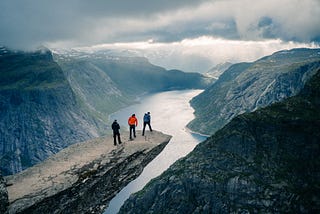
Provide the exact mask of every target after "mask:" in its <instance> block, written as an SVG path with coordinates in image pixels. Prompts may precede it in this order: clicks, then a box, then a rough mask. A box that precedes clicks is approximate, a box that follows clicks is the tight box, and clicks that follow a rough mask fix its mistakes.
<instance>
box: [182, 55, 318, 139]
mask: <svg viewBox="0 0 320 214" xmlns="http://www.w3.org/2000/svg"><path fill="white" fill-rule="evenodd" d="M319 67H320V49H292V50H284V51H279V52H276V53H274V54H272V55H270V56H265V57H263V58H261V59H258V60H257V61H255V62H253V63H245V64H243V63H240V64H235V65H232V66H231V67H230V68H229V69H228V70H226V71H225V72H224V73H223V74H222V75H221V76H220V78H219V79H218V80H217V81H216V82H215V83H214V84H213V85H212V86H210V87H209V88H207V89H206V90H205V91H204V92H203V93H201V94H199V95H198V96H196V97H194V98H193V99H192V100H191V102H190V103H191V105H192V107H193V108H194V109H195V119H194V120H193V121H191V122H190V123H189V124H188V128H190V129H191V130H194V131H196V132H199V133H204V134H213V133H214V132H215V131H217V130H218V129H220V128H222V127H223V126H224V125H226V124H227V122H229V121H230V120H231V119H232V118H233V117H235V116H236V115H239V114H241V113H244V112H251V111H254V110H256V109H258V108H260V107H265V106H267V105H270V104H272V103H273V102H277V101H281V100H283V99H284V98H286V97H290V96H293V95H295V94H297V93H298V92H299V91H300V90H301V89H302V88H303V86H304V84H305V82H306V81H307V80H308V79H309V78H310V77H311V76H312V75H314V74H315V72H316V71H317V69H318V68H319Z"/></svg>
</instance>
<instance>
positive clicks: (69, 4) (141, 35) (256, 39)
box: [0, 0, 320, 64]
mask: <svg viewBox="0 0 320 214" xmlns="http://www.w3.org/2000/svg"><path fill="white" fill-rule="evenodd" d="M0 9H1V13H0V45H4V46H7V47H9V48H10V47H11V48H17V49H30V48H35V47H38V46H40V45H45V46H49V47H64V48H70V47H80V46H87V47H88V46H94V45H95V46H96V47H97V46H99V45H100V44H107V45H109V46H108V47H111V46H112V45H114V44H115V43H117V44H119V43H121V44H122V45H123V44H126V46H130V44H132V45H133V46H135V47H137V46H136V45H137V44H143V45H144V46H142V48H146V45H148V44H149V45H150V48H151V49H152V50H155V48H156V47H159V46H156V45H158V44H159V45H161V50H162V51H164V49H165V51H167V52H168V51H170V48H171V52H172V51H173V49H172V48H173V47H174V48H175V49H174V51H178V50H179V49H181V50H182V49H183V50H184V51H185V44H186V43H188V45H189V46H188V48H190V50H189V51H191V52H192V50H197V51H196V53H197V52H199V48H200V49H201V48H203V47H204V46H205V47H208V45H207V44H209V46H210V45H211V46H212V47H214V45H213V44H215V42H217V41H218V42H220V43H219V45H220V46H219V47H220V48H222V46H223V45H222V43H223V42H225V44H227V45H226V47H228V48H233V49H234V48H235V47H236V48H240V46H241V47H248V46H250V50H251V49H252V48H254V46H255V44H256V45H257V48H258V50H256V51H257V52H261V53H262V52H263V53H265V52H268V51H266V50H262V49H263V48H265V49H268V50H269V48H270V46H268V45H270V44H271V45H276V44H277V45H278V46H277V48H276V47H272V48H271V49H272V50H277V49H281V48H282V47H284V48H287V47H290V48H291V47H295V46H297V47H300V46H306V47H315V46H317V45H318V44H319V42H320V0H159V1H157V0H155V1H153V0H23V1H20V0H0ZM222 41H223V42H222ZM178 44H180V46H179V45H178ZM182 44H184V45H182ZM232 44H233V45H235V44H236V46H232ZM110 45H111V46H110ZM192 45H193V46H192ZM242 45H244V46H242ZM265 45H266V46H265ZM282 45H283V46H282ZM191 46H192V47H193V48H192V50H191ZM117 47H119V45H118V46H117ZM151 49H149V50H151ZM271 49H270V50H269V51H271ZM157 50H158V49H157ZM201 50H203V49H201ZM206 51H209V50H206ZM209 52H210V51H209ZM215 52H217V50H215ZM233 52H235V51H234V50H233ZM240 52H241V51H240ZM202 54H204V52H203V51H202ZM210 54H211V55H212V53H207V55H206V57H207V58H206V59H204V58H203V57H201V60H209V61H210V62H208V63H209V64H210V63H212V62H214V61H215V63H218V61H219V60H212V59H211V58H210V56H209V55H210ZM222 54H223V53H222ZM258 55H259V54H258ZM190 56H194V57H200V56H198V55H196V56H195V55H190ZM230 57H231V56H230ZM227 58H229V57H227ZM182 60H183V59H182ZM199 60H200V59H199ZM220 61H221V60H220Z"/></svg>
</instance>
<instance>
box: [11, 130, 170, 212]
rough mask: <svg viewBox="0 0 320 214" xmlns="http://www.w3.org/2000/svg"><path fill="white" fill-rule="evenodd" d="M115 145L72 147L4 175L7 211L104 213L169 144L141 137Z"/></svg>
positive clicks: (155, 135) (102, 141) (162, 138)
mask: <svg viewBox="0 0 320 214" xmlns="http://www.w3.org/2000/svg"><path fill="white" fill-rule="evenodd" d="M126 136H129V133H123V135H122V142H123V144H121V145H118V146H114V145H113V138H111V137H108V138H97V139H94V140H91V141H88V142H84V143H78V144H74V145H72V146H70V147H68V148H66V149H64V150H62V151H60V152H59V153H57V154H55V155H53V156H51V157H50V158H48V159H47V160H45V161H43V162H41V163H40V164H37V165H35V166H33V167H30V168H28V169H26V170H24V171H22V172H21V173H18V174H15V175H12V176H8V177H6V180H7V185H8V187H7V188H8V194H9V200H10V206H9V209H8V213H28V214H30V213H39V214H43V213H68V214H69V213H102V212H103V210H104V209H105V207H106V206H107V204H108V203H109V201H110V200H111V198H112V197H113V196H114V195H115V194H116V193H117V192H119V191H120V190H121V189H122V188H123V187H124V186H126V185H127V184H128V183H129V182H130V181H131V180H133V179H135V178H136V177H137V176H138V175H139V174H141V172H142V170H143V168H144V167H145V166H146V165H147V164H148V163H149V162H150V161H151V160H153V159H154V158H155V157H156V156H157V155H158V154H159V153H160V152H161V151H162V150H163V148H164V147H165V146H166V145H167V143H168V142H169V140H170V138H171V137H170V136H168V135H165V134H162V133H160V132H157V131H153V132H152V133H149V134H148V135H146V136H145V137H142V136H141V133H140V134H139V135H137V138H135V139H134V141H129V140H128V138H127V137H126Z"/></svg>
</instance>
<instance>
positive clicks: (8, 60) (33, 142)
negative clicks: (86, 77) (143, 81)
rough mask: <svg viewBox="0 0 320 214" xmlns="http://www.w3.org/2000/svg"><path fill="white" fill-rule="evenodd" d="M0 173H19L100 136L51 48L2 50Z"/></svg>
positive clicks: (96, 126)
mask: <svg viewBox="0 0 320 214" xmlns="http://www.w3.org/2000/svg"><path fill="white" fill-rule="evenodd" d="M0 55H1V56H0V109H1V111H0V144H1V147H0V159H1V164H0V171H2V173H3V174H4V175H8V174H12V173H16V172H19V171H21V170H23V169H25V168H27V167H29V166H32V165H34V164H35V163H38V162H39V161H42V160H44V159H46V158H47V157H48V156H50V155H52V154H54V153H56V152H58V151H59V150H61V149H62V148H64V147H66V146H68V145H71V144H73V143H76V142H80V141H84V140H87V139H89V138H92V137H97V136H98V135H99V132H98V130H99V129H98V127H99V121H98V120H95V119H94V118H92V117H89V116H88V115H87V113H86V112H85V111H84V109H83V108H81V106H80V104H79V102H78V100H77V98H76V96H75V94H74V93H73V91H72V89H71V88H70V86H69V84H68V82H67V80H66V78H65V76H64V74H63V71H62V70H61V69H60V67H59V66H58V65H57V63H55V62H54V61H53V59H52V55H51V53H50V52H49V51H47V50H42V51H38V52H35V53H22V52H11V51H7V50H6V51H3V52H2V53H1V54H0Z"/></svg>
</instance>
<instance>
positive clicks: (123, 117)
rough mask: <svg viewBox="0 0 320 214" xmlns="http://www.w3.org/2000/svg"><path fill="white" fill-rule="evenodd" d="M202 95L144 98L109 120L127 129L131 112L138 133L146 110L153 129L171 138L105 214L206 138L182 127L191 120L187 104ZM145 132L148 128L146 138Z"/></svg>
mask: <svg viewBox="0 0 320 214" xmlns="http://www.w3.org/2000/svg"><path fill="white" fill-rule="evenodd" d="M201 92H202V90H181V91H168V92H161V93H156V94H152V95H147V96H144V97H142V98H141V99H140V100H139V101H140V103H139V104H136V105H133V106H130V107H127V108H125V109H122V110H120V111H118V112H116V113H114V114H113V115H111V116H110V121H111V120H114V119H117V120H118V122H119V123H120V126H121V130H128V125H127V120H128V118H129V116H131V114H133V113H134V114H136V116H137V118H138V122H139V124H138V130H141V129H142V125H143V115H144V113H145V112H148V111H149V112H151V126H152V128H153V129H155V130H158V131H161V132H164V133H166V134H169V135H172V139H171V141H170V143H169V144H168V145H167V146H166V148H165V149H164V150H163V151H162V153H160V154H159V155H158V156H157V158H155V159H154V160H153V161H152V162H151V163H150V164H149V165H147V167H146V168H145V169H144V171H143V173H142V174H141V175H140V176H139V177H138V178H137V179H136V180H134V181H132V182H131V183H129V184H128V185H127V186H126V187H125V188H124V189H123V190H122V191H121V192H119V193H118V194H117V195H116V196H115V197H114V198H113V199H112V200H111V202H110V204H109V207H108V208H107V209H106V211H105V212H104V213H105V214H113V213H117V212H118V211H119V209H120V207H121V206H122V204H123V203H124V201H125V200H126V199H127V198H129V196H130V194H132V193H135V192H137V191H139V190H141V189H142V188H143V187H144V186H145V185H146V184H147V183H148V182H149V181H150V180H151V179H152V178H154V177H157V176H159V175H160V174H161V173H162V172H163V171H165V170H166V169H167V168H168V167H169V166H170V165H171V164H172V163H174V162H175V161H176V160H178V159H179V158H181V157H184V156H185V155H187V154H188V153H189V152H191V151H192V150H193V148H194V147H195V146H196V145H197V144H198V143H199V142H201V141H203V140H205V139H206V137H205V136H202V135H198V134H194V133H191V132H189V131H188V130H187V129H186V127H185V126H186V125H187V123H188V122H190V121H191V120H192V119H193V118H194V115H193V109H192V107H191V106H190V104H189V101H190V100H191V99H192V98H193V97H194V96H196V95H198V94H199V93H201ZM148 132H149V128H148V127H147V128H146V135H148ZM133 143H134V142H133Z"/></svg>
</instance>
